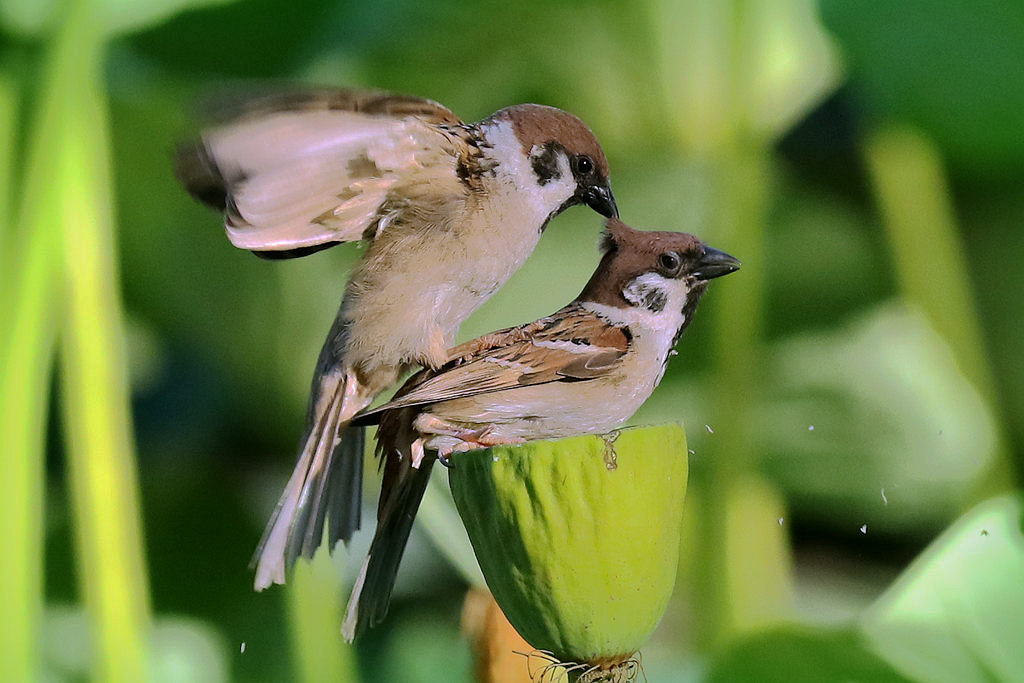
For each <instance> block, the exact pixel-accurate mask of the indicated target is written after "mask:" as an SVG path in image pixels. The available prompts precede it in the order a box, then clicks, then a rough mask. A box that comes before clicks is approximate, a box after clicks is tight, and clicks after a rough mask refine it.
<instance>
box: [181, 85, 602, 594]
mask: <svg viewBox="0 0 1024 683" xmlns="http://www.w3.org/2000/svg"><path fill="white" fill-rule="evenodd" d="M178 177H179V179H180V180H181V182H182V183H183V184H184V185H185V187H186V188H187V189H188V191H189V192H190V193H191V194H192V195H193V196H194V197H196V198H197V199H200V200H201V201H204V202H206V203H208V204H210V205H212V206H214V207H216V208H219V209H222V210H223V212H224V216H225V225H226V228H227V233H228V237H229V238H230V240H231V242H232V243H233V244H234V245H235V246H237V247H240V248H242V249H248V250H251V251H253V252H255V253H256V254H258V255H260V256H264V257H269V258H288V257H295V256H302V255H305V254H308V253H311V252H313V251H317V250H320V249H323V248H326V247H329V246H332V245H334V244H338V243H342V242H351V241H355V240H366V241H367V242H368V248H367V250H366V252H365V254H364V255H363V257H362V259H361V260H360V261H359V263H358V264H357V265H356V266H355V268H354V270H353V272H352V275H351V278H350V279H349V282H348V286H347V288H346V290H345V296H344V298H343V299H342V302H341V307H340V310H339V311H338V315H337V317H336V318H335V321H334V324H333V326H332V327H331V329H330V332H329V333H328V335H327V340H326V341H325V342H324V346H323V349H322V350H321V352H320V357H319V359H318V361H317V364H316V369H315V372H314V376H313V385H312V391H311V395H310V399H309V406H308V409H307V420H306V428H305V434H304V435H303V439H302V446H301V450H300V452H299V457H298V462H297V463H296V465H295V469H294V472H293V474H292V476H291V479H290V480H289V481H288V484H287V486H286V488H285V490H284V493H283V494H282V496H281V499H280V501H279V502H278V504H277V507H276V509H275V510H274V513H273V516H272V517H271V519H270V522H269V524H268V526H267V530H266V532H265V533H264V535H263V539H262V540H261V542H260V545H259V548H258V549H257V551H256V556H255V557H254V558H253V561H254V563H255V565H256V577H255V587H256V589H257V590H262V589H263V588H266V587H267V586H269V585H270V584H271V583H283V582H284V580H285V572H286V569H287V568H288V567H290V566H291V565H292V564H293V563H294V561H295V559H296V558H297V557H298V556H299V555H302V556H305V557H312V555H313V552H314V551H315V550H316V548H317V546H319V544H320V542H321V537H322V535H323V531H324V526H325V523H326V522H327V519H328V517H329V518H330V522H329V523H328V533H329V544H330V546H331V547H333V546H334V544H335V543H336V542H337V541H338V540H339V539H341V540H344V541H348V540H349V539H350V538H351V536H352V533H353V532H354V531H355V530H356V529H358V528H359V511H360V505H361V502H360V498H361V487H362V442H361V440H360V439H358V438H352V436H355V435H353V434H352V433H351V432H350V433H348V434H349V436H346V438H345V439H342V434H343V432H344V429H345V427H346V425H347V424H348V423H349V421H350V420H351V419H352V416H354V415H355V414H356V413H357V412H359V411H360V410H362V409H363V408H365V407H366V406H367V405H369V404H370V402H371V401H372V400H373V398H374V397H375V396H377V394H379V393H380V392H382V391H383V390H385V389H386V388H388V387H389V386H390V385H392V384H394V383H395V382H396V381H397V380H398V378H399V377H400V376H401V374H402V373H403V372H404V371H406V370H407V369H409V368H411V367H412V366H414V365H422V366H425V367H430V368H436V367H439V366H440V365H442V364H443V363H444V362H445V361H446V360H447V357H448V356H447V353H446V351H445V350H446V349H447V348H448V347H449V346H450V345H451V344H452V343H454V337H455V334H456V332H457V330H458V327H459V325H460V324H461V323H462V321H463V320H465V319H466V318H467V317H468V316H469V315H470V313H472V312H473V311H474V310H476V308H477V307H479V306H480V305H481V304H482V303H483V302H484V301H486V300H487V299H488V298H489V297H490V296H491V295H492V294H494V293H495V292H496V291H497V290H498V288H499V287H501V286H502V285H503V284H505V282H506V281H508V279H509V277H511V275H512V273H514V272H515V271H516V270H517V269H518V268H519V267H520V266H521V265H522V264H523V262H524V261H525V260H526V258H527V257H528V256H529V255H530V253H531V252H532V251H533V249H534V247H535V246H536V245H537V241H538V240H539V239H540V235H541V232H543V230H544V227H545V226H546V225H547V222H548V221H549V220H551V218H552V217H554V216H555V215H557V214H558V213H560V212H561V211H563V210H564V209H566V208H568V207H570V206H573V205H575V204H580V203H583V204H587V205H589V206H590V207H592V208H593V209H594V210H596V211H598V212H599V213H601V214H603V215H604V216H616V215H618V210H617V208H616V206H615V200H614V198H613V196H612V193H611V189H610V187H609V184H608V162H607V160H606V158H605V155H604V152H603V151H602V150H601V146H600V145H599V144H598V142H597V139H596V138H595V137H594V135H593V133H592V132H591V131H590V129H589V128H587V126H586V125H585V124H583V122H581V121H580V120H579V119H578V118H576V117H575V116H573V115H572V114H569V113H566V112H564V111H561V110H559V109H555V108H553V107H546V106H541V105H536V104H523V105H517V106H513V107H509V108H507V109H502V110H501V111H499V112H497V113H495V114H493V115H492V116H490V117H488V118H486V119H484V120H482V121H480V122H478V123H474V124H465V123H462V122H461V121H460V120H459V119H458V117H456V116H455V115H454V114H453V113H452V112H450V111H449V110H448V109H446V108H445V107H443V106H441V105H440V104H437V103H436V102H432V101H429V100H424V99H419V98H414V97H406V96H400V95H391V94H386V93H377V92H363V91H343V90H321V91H314V92H307V93H297V94H288V95H277V96H271V97H267V98H263V99H256V100H252V101H249V102H246V103H244V105H243V106H242V107H240V110H239V111H237V112H234V114H233V116H232V118H230V119H229V120H227V121H225V122H224V123H222V124H220V125H217V126H214V127H212V128H210V129H208V130H206V131H204V132H203V134H202V137H201V140H199V141H198V142H196V143H193V144H191V145H188V146H185V147H183V148H182V149H181V151H180V153H179V158H178ZM357 431H359V432H361V431H362V430H357Z"/></svg>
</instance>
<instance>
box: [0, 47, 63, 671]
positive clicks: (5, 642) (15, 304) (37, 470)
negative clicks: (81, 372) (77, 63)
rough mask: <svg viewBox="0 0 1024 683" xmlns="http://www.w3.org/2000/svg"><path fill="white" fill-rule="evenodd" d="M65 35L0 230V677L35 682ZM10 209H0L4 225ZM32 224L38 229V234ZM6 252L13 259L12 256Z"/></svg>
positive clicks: (4, 191) (9, 161)
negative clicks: (1, 550) (2, 548)
mask: <svg viewBox="0 0 1024 683" xmlns="http://www.w3.org/2000/svg"><path fill="white" fill-rule="evenodd" d="M73 41H74V36H73V35H69V32H68V31H67V30H65V31H61V32H59V33H58V34H57V35H55V36H54V37H53V39H52V41H51V45H50V47H49V54H48V56H47V60H48V63H47V66H46V69H45V71H44V72H43V79H42V86H41V93H42V94H41V98H40V103H39V106H38V109H37V111H36V113H35V115H34V116H33V119H32V135H31V139H30V141H29V146H28V151H27V160H26V165H25V179H24V182H23V183H22V185H21V189H22V195H21V201H20V202H19V206H18V207H17V209H18V215H17V218H16V219H15V220H14V221H12V222H11V223H12V225H13V227H14V228H15V230H14V231H10V230H8V229H6V227H5V229H4V230H3V231H0V266H2V268H0V318H2V319H3V320H4V325H3V326H2V327H0V440H2V441H0V443H2V452H0V463H2V470H0V519H2V520H4V522H5V525H6V526H5V527H4V528H5V532H4V538H5V542H6V545H7V551H6V555H7V556H6V558H5V559H4V561H2V562H0V604H3V610H0V680H4V681H29V680H35V679H36V678H37V677H38V675H39V673H40V652H41V650H42V648H41V644H40V631H41V622H42V613H43V581H42V577H43V510H44V506H45V495H44V492H45V470H44V459H45V437H44V432H45V421H46V409H47V402H48V398H49V387H50V372H51V362H52V357H53V345H54V337H55V333H56V328H57V322H56V317H57V315H58V314H59V305H58V298H57V290H58V287H59V283H60V277H61V276H60V252H59V249H58V247H59V243H60V242H59V232H58V231H56V230H53V229H52V226H54V225H56V224H57V219H58V212H59V209H58V206H57V204H56V202H54V201H53V194H52V190H53V187H52V184H51V183H52V180H53V177H54V175H55V174H56V168H55V161H56V159H57V158H58V157H59V154H60V149H61V147H62V146H63V144H64V142H65V138H64V137H63V136H62V135H61V133H63V132H64V128H63V127H62V126H61V122H62V120H63V119H64V118H66V116H67V110H66V109H64V108H63V102H62V97H63V92H64V91H65V90H66V89H67V88H68V87H69V84H70V82H71V78H72V77H73V74H69V73H68V72H66V71H65V70H64V68H63V63H64V62H65V61H66V60H67V58H68V57H67V55H68V52H69V49H70V45H72V44H73ZM14 87H15V86H14V83H13V82H12V81H11V80H9V77H6V75H5V79H4V82H3V94H2V96H0V97H2V100H3V101H2V103H0V107H2V109H3V117H4V124H3V125H4V126H5V127H6V128H7V129H6V130H5V131H4V132H3V137H4V139H5V141H6V142H8V143H11V142H13V128H14V124H15V120H16V105H15V100H14ZM0 154H2V156H3V160H2V162H0V166H2V168H3V170H2V172H0V173H2V175H3V181H2V182H3V184H2V185H0V195H2V196H3V201H5V202H6V201H7V200H8V199H10V198H11V197H10V194H8V193H9V191H10V188H11V184H12V179H13V172H14V169H13V167H14V156H13V155H14V146H13V144H8V145H5V146H4V147H3V150H2V151H0ZM9 209H10V207H9V206H6V205H5V207H4V208H3V218H2V219H0V220H3V221H4V222H5V223H6V222H7V216H8V215H9V214H8V212H9ZM40 227H43V228H46V229H40ZM15 255H16V256H17V258H15Z"/></svg>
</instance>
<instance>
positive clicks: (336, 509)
mask: <svg viewBox="0 0 1024 683" xmlns="http://www.w3.org/2000/svg"><path fill="white" fill-rule="evenodd" d="M356 381H357V380H356V378H355V376H354V375H350V374H349V373H347V372H344V371H342V370H337V371H332V372H327V373H324V374H323V375H318V378H317V388H316V390H315V393H314V399H313V401H311V405H312V406H313V409H312V410H311V413H310V415H311V420H310V424H309V425H308V427H307V430H306V437H305V439H304V440H303V446H302V451H301V452H300V454H299V459H298V462H297V463H296V464H295V470H294V471H293V472H292V476H291V478H290V479H289V480H288V484H287V486H286V487H285V490H284V493H282V494H281V499H280V501H278V504H277V507H276V508H275V509H274V514H273V515H272V516H271V518H270V522H269V523H268V524H267V529H266V531H265V532H264V533H263V538H262V539H261V540H260V544H259V547H257V549H256V554H255V555H254V557H253V565H254V566H255V569H256V577H255V582H254V586H255V588H256V590H263V589H264V588H267V587H268V586H270V585H271V584H274V583H284V582H285V576H286V573H287V571H288V570H289V569H290V568H291V567H292V566H293V565H294V564H295V561H296V560H297V559H298V557H299V556H302V557H307V558H311V557H313V554H314V553H315V552H316V549H317V547H319V545H320V542H321V540H322V539H323V531H324V526H325V524H328V522H327V518H328V517H330V518H331V521H330V522H329V525H330V528H329V532H330V534H331V547H332V548H333V545H334V542H335V541H337V540H338V539H342V540H345V541H347V540H348V539H350V538H351V537H352V533H353V532H354V531H355V530H356V529H357V528H358V527H359V508H360V504H361V501H360V497H361V491H360V488H361V486H362V470H363V451H362V446H363V443H364V441H363V437H362V435H361V434H360V432H362V430H361V429H357V430H352V431H351V432H350V431H349V430H347V429H346V427H347V425H348V420H349V419H351V417H352V414H354V413H355V412H357V411H358V410H359V409H361V408H362V407H364V406H365V403H368V401H367V400H365V399H364V398H363V397H362V396H358V395H354V394H353V393H352V392H351V391H350V392H348V396H349V397H350V400H349V401H348V402H346V400H345V397H346V386H347V384H348V383H350V382H356ZM321 397H324V398H325V399H326V400H325V401H324V403H325V404H326V405H321V404H320V400H319V399H320V398H321ZM353 397H354V398H357V399H358V401H353V400H351V399H352V398H353ZM356 402H359V403H361V404H362V405H354V403H356ZM317 408H319V410H317ZM339 432H340V433H341V435H342V436H341V441H340V443H337V442H336V439H337V438H338V434H339ZM345 434H351V435H350V436H349V437H348V438H345Z"/></svg>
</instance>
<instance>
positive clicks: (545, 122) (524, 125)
mask: <svg viewBox="0 0 1024 683" xmlns="http://www.w3.org/2000/svg"><path fill="white" fill-rule="evenodd" d="M499 117H507V118H508V119H509V120H510V121H512V125H513V126H514V127H515V131H516V137H517V138H519V141H520V142H521V143H522V144H523V151H524V152H525V153H526V154H527V155H529V154H530V151H531V150H532V149H533V148H534V147H535V146H537V145H541V146H543V145H545V144H547V143H549V142H556V143H558V144H560V145H561V146H562V147H563V148H565V151H566V152H567V153H568V154H569V155H570V156H572V157H576V156H579V155H586V156H587V157H589V158H590V159H591V161H593V163H594V170H595V171H596V173H597V174H598V175H599V176H600V177H601V178H607V177H608V159H607V158H606V157H605V155H604V150H603V149H601V144H600V143H599V142H598V141H597V138H596V137H595V136H594V133H593V132H592V131H591V130H590V128H588V127H587V124H585V123H583V122H582V121H580V120H579V119H578V118H576V117H575V116H573V115H572V114H570V113H569V112H567V111H562V110H561V109H556V108H555V107H547V106H545V105H543V104H517V105H515V106H512V107H507V108H505V109H502V110H501V111H498V112H496V113H495V114H494V118H499Z"/></svg>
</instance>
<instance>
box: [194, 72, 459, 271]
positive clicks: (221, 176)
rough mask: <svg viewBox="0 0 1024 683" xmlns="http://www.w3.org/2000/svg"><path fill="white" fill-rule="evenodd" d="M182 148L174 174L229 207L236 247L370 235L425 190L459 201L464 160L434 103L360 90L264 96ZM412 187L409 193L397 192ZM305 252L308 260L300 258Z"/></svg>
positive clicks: (302, 245)
mask: <svg viewBox="0 0 1024 683" xmlns="http://www.w3.org/2000/svg"><path fill="white" fill-rule="evenodd" d="M239 111H240V113H239V115H238V116H237V117H236V118H235V119H234V120H231V121H228V122H225V123H223V124H221V125H219V126H215V127H213V128H211V129H209V130H207V131H205V132H204V134H203V135H202V140H201V142H200V143H197V144H193V145H190V146H186V147H183V148H182V149H181V150H180V151H179V157H178V176H179V179H180V180H181V181H182V183H183V184H184V185H185V187H186V188H187V189H188V190H189V192H191V193H192V194H193V196H195V197H196V198H197V199H200V200H201V201H204V202H206V203H208V204H211V205H213V206H216V207H219V208H223V209H224V211H225V225H226V228H227V232H228V237H229V238H230V239H231V242H232V244H234V245H235V246H237V247H240V248H242V249H249V250H252V251H291V250H298V252H297V253H303V252H302V250H303V249H308V248H309V247H313V246H317V245H329V244H334V243H338V242H348V241H352V240H358V239H361V238H362V237H364V236H373V235H374V234H375V233H376V232H377V231H379V230H380V229H383V228H385V227H386V226H387V225H388V224H389V223H391V222H392V221H394V220H396V219H398V218H400V215H401V213H402V211H403V210H405V209H406V208H414V207H410V206H408V202H403V201H402V198H404V197H406V196H407V195H411V196H413V197H414V199H413V201H415V197H417V195H422V188H423V187H425V186H429V187H430V189H431V193H430V194H431V196H432V197H434V198H436V199H435V200H439V201H444V199H443V198H444V197H446V196H453V195H454V196H458V195H459V194H460V193H462V192H463V187H464V186H463V185H462V183H461V182H460V180H459V179H458V177H457V175H456V173H455V168H456V165H457V163H458V161H459V159H460V156H467V155H469V151H468V150H466V149H465V148H466V143H465V142H462V140H461V138H459V137H458V136H457V135H452V134H449V133H448V132H447V131H446V130H445V128H443V127H441V126H440V125H439V124H443V125H445V126H454V125H458V124H459V120H458V118H457V117H455V115H454V114H452V113H451V112H450V111H449V110H447V109H445V108H444V107H442V106H441V105H439V104H437V103H436V102H431V101H430V100H421V99H417V98H412V97H404V96H395V95H387V94H383V93H367V92H359V91H316V92H313V93H304V94H301V95H300V94H293V95H290V96H277V97H267V98H261V99H258V100H255V101H253V102H251V103H249V104H248V105H245V106H243V107H241V108H240V110H239ZM405 189H409V190H410V192H409V193H405V192H404V190H405ZM306 253H308V252H306Z"/></svg>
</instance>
